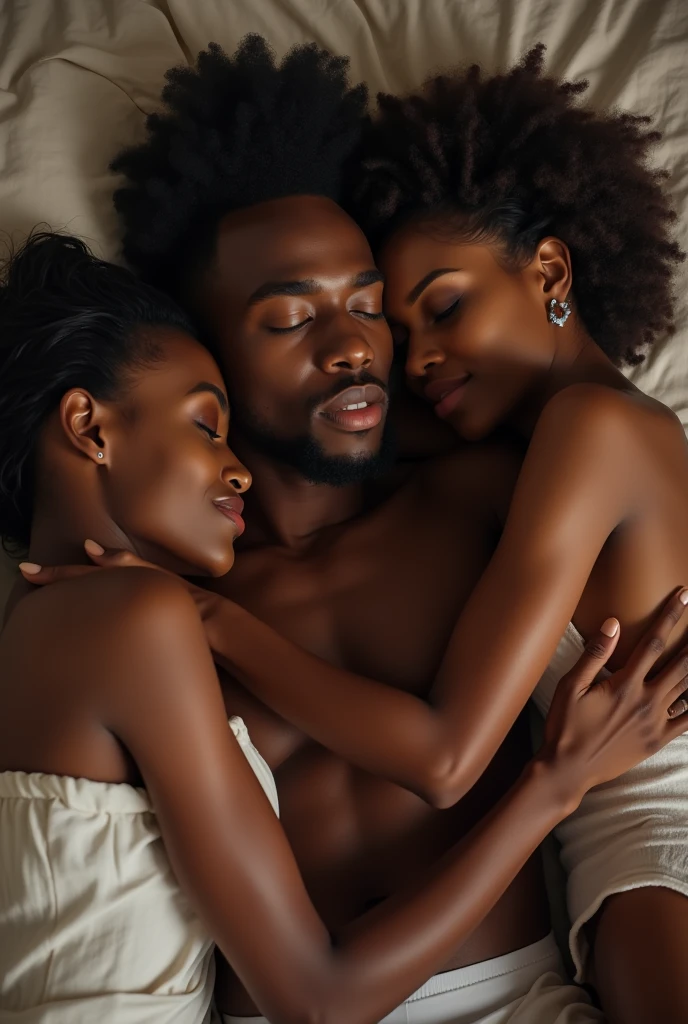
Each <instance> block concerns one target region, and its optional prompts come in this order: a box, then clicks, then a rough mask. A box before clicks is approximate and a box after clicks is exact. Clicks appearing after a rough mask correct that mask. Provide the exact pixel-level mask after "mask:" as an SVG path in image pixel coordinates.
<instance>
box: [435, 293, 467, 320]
mask: <svg viewBox="0 0 688 1024" xmlns="http://www.w3.org/2000/svg"><path fill="white" fill-rule="evenodd" d="M460 302H461V296H460V295H459V297H458V298H457V299H454V301H453V302H452V303H451V305H449V306H446V307H445V308H444V309H443V310H441V311H440V312H439V313H435V314H434V315H433V320H434V321H435V323H436V324H439V323H441V322H442V321H443V320H447V319H448V318H449V317H450V316H451V315H452V313H453V312H454V311H455V310H456V309H457V308H458V305H459V303H460Z"/></svg>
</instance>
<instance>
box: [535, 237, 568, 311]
mask: <svg viewBox="0 0 688 1024" xmlns="http://www.w3.org/2000/svg"><path fill="white" fill-rule="evenodd" d="M531 267H532V269H533V270H534V271H535V273H536V274H537V275H538V277H539V282H540V287H541V288H542V293H543V295H544V297H545V299H546V300H547V302H551V300H552V299H556V300H557V302H563V301H564V300H565V299H566V298H568V296H569V293H570V292H571V289H572V287H573V274H572V272H571V254H570V252H569V248H568V246H567V245H566V243H565V242H562V241H561V239H560V238H554V237H548V238H543V239H542V241H541V242H540V243H539V245H538V247H537V251H536V253H535V256H534V257H533V260H532V263H531Z"/></svg>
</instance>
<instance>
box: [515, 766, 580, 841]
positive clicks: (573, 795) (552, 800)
mask: <svg viewBox="0 0 688 1024" xmlns="http://www.w3.org/2000/svg"><path fill="white" fill-rule="evenodd" d="M524 775H525V777H526V779H527V781H528V783H529V785H531V786H532V787H533V788H534V789H537V790H538V792H539V793H540V794H541V799H542V800H544V801H546V803H547V806H548V807H550V808H551V809H552V813H553V814H554V815H556V816H557V821H556V823H557V824H558V822H559V821H563V819H564V818H567V817H568V816H569V814H573V812H574V811H575V810H576V808H577V807H578V805H579V804H580V802H581V800H582V799H583V796H584V794H585V787H583V786H581V784H580V781H579V779H578V776H577V773H576V772H573V771H571V766H570V765H565V764H564V763H563V762H562V760H561V759H560V758H558V757H556V756H554V757H552V756H550V755H549V754H548V752H546V751H544V750H541V751H539V752H538V753H537V754H536V755H535V756H534V757H533V758H532V760H531V761H530V762H529V763H528V764H527V765H526V768H525V771H524Z"/></svg>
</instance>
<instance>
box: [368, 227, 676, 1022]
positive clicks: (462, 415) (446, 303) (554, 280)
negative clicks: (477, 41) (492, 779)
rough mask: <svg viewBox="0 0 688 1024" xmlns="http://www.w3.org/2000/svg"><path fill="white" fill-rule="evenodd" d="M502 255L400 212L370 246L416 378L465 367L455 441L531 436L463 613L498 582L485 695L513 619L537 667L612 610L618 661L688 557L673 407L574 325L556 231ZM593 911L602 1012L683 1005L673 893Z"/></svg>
mask: <svg viewBox="0 0 688 1024" xmlns="http://www.w3.org/2000/svg"><path fill="white" fill-rule="evenodd" d="M498 256H499V253H498V250H496V249H495V247H494V246H492V247H490V246H488V245H483V246H480V245H452V244H447V242H446V240H445V241H444V242H440V241H437V239H436V238H433V237H432V233H431V232H428V231H423V230H418V229H414V228H413V227H412V226H409V227H407V228H406V229H405V230H404V231H401V232H399V233H397V234H396V235H395V236H394V238H393V239H391V240H390V243H389V244H388V245H387V247H386V249H385V252H384V253H383V254H382V258H381V261H380V262H381V267H382V269H383V270H384V271H385V273H386V274H387V290H386V302H387V309H388V313H389V316H390V319H391V321H392V322H393V323H395V324H396V325H397V326H396V330H397V331H400V332H401V334H402V335H405V336H406V338H407V339H408V342H409V350H408V361H407V367H406V368H407V373H408V376H409V380H410V382H411V385H412V387H413V388H414V390H417V391H421V390H422V389H423V388H424V387H425V385H427V384H428V383H429V382H430V381H432V380H439V379H441V378H457V377H458V376H459V375H461V374H464V373H470V374H472V377H471V379H470V380H469V381H468V383H467V384H466V385H465V387H464V388H463V389H462V394H461V398H460V400H459V402H458V404H457V406H456V408H455V409H454V411H453V412H452V413H450V415H449V416H447V417H446V422H448V423H450V424H451V425H452V426H453V427H454V428H455V429H456V430H457V432H458V433H459V434H460V435H461V436H463V437H465V438H479V437H484V436H486V435H487V434H489V433H490V432H491V431H492V430H493V429H494V427H495V426H497V425H498V424H501V423H504V422H507V423H510V424H511V425H512V426H514V427H515V428H516V429H517V430H518V431H519V432H520V433H522V435H523V436H524V437H526V438H527V439H528V440H529V442H530V445H529V449H528V453H527V456H526V459H525V462H524V465H523V470H522V473H521V475H520V477H519V481H518V485H517V488H516V491H515V494H514V499H513V502H512V506H511V509H510V512H509V517H508V520H507V526H506V529H505V532H504V535H503V538H502V541H501V542H500V545H499V548H498V551H497V553H496V555H495V558H494V559H493V561H492V562H491V564H490V567H489V570H488V571H487V572H486V574H485V576H484V577H483V579H482V581H481V584H480V586H479V587H478V588H477V590H476V592H475V593H474V595H473V597H472V599H471V602H470V604H469V607H468V608H467V609H466V612H465V614H464V616H462V619H461V623H460V627H459V628H461V627H462V626H464V625H465V629H466V632H465V633H464V636H466V635H468V633H469V631H470V630H471V629H476V630H480V628H481V627H480V623H481V622H483V623H486V622H488V621H490V619H491V617H492V616H494V615H495V611H496V605H495V603H494V600H495V598H497V595H498V593H499V590H500V588H501V590H502V601H501V602H500V604H499V608H500V612H499V615H500V619H501V615H502V613H504V618H503V619H502V620H501V621H502V622H503V624H504V629H503V631H500V643H499V644H498V645H496V646H497V647H498V649H497V650H494V649H493V652H492V657H489V658H485V659H483V663H482V667H483V668H484V669H486V670H488V671H489V670H490V669H492V680H493V685H492V688H491V695H492V699H493V700H497V701H499V700H500V695H501V694H503V693H504V690H502V685H503V684H508V680H507V677H506V676H505V675H504V674H503V673H502V672H501V671H500V668H499V662H500V659H502V658H503V652H504V651H505V650H506V648H507V646H508V644H509V642H510V639H511V638H513V636H514V635H515V634H519V633H520V635H526V634H527V635H528V636H530V637H531V638H532V640H533V642H534V644H536V645H537V646H538V648H539V650H538V651H537V652H535V651H534V652H533V663H531V666H530V671H531V672H533V673H534V676H533V678H534V677H535V676H536V675H537V674H538V673H539V667H538V665H536V664H534V662H539V664H542V663H543V661H546V660H547V659H548V658H549V654H550V652H551V651H552V649H553V647H554V645H555V643H556V641H557V639H558V637H559V635H560V634H561V631H562V626H563V625H565V623H566V621H567V620H568V619H569V618H572V619H573V621H574V623H575V624H576V626H577V627H578V629H579V630H580V632H581V633H582V634H583V636H589V635H590V634H591V631H592V630H594V629H595V628H596V625H597V623H598V622H599V621H601V617H603V616H604V615H605V614H609V613H610V610H611V609H613V610H614V614H615V615H617V616H618V618H619V620H620V622H621V624H622V639H621V641H620V643H619V646H618V647H617V649H616V651H615V654H614V659H613V661H612V664H613V665H615V666H618V665H620V664H621V663H622V662H623V660H624V658H625V657H626V656H627V654H628V651H629V650H630V647H631V646H632V645H633V644H634V643H635V642H636V640H637V637H638V636H639V635H640V633H641V632H642V630H643V629H644V628H645V627H646V624H647V622H648V621H649V619H650V617H651V616H652V615H653V614H654V612H655V609H656V608H657V607H658V605H659V604H660V603H661V601H662V600H663V599H664V595H665V594H666V592H667V590H668V589H670V588H672V587H674V586H676V585H678V584H680V583H681V582H682V580H683V579H685V578H686V576H685V573H686V572H688V534H687V533H686V529H685V523H686V514H687V513H688V446H687V445H686V439H685V435H684V431H683V429H682V426H681V424H680V422H679V420H678V419H677V417H675V416H674V415H673V414H672V413H671V412H670V411H669V410H668V409H666V408H665V407H664V406H662V405H660V404H659V403H658V402H656V401H654V400H652V399H650V398H648V397H647V396H645V395H643V394H642V393H641V392H639V391H638V390H637V389H636V388H635V387H633V386H632V385H631V384H630V383H629V382H628V380H627V379H626V378H625V377H624V376H623V375H622V374H621V373H620V371H619V370H618V369H617V368H616V367H615V366H613V365H612V364H611V362H610V361H609V360H608V358H607V357H606V356H605V355H604V353H603V352H602V350H601V349H600V348H599V346H598V345H596V344H595V341H594V340H593V338H592V337H591V336H590V334H589V333H588V332H587V331H586V329H585V326H584V325H583V324H582V322H581V320H580V318H579V317H578V316H577V315H576V310H575V280H574V277H573V274H572V270H571V260H570V256H569V252H568V249H567V247H566V246H565V245H564V244H563V243H562V242H561V241H560V240H559V239H556V238H546V239H544V240H543V241H542V242H541V243H540V246H539V247H538V251H537V253H536V254H535V257H534V258H533V259H532V261H531V262H530V263H529V264H528V265H527V266H526V267H525V268H523V269H522V270H521V271H519V272H518V273H509V272H507V271H506V270H505V269H504V266H503V264H502V263H501V262H500V260H499V259H498V258H496V257H498ZM442 268H460V269H457V270H455V271H452V272H451V273H448V274H443V275H441V276H439V277H437V278H436V279H435V280H434V281H432V282H431V283H429V284H428V286H427V287H426V288H425V289H424V290H423V292H422V293H421V294H420V295H419V296H418V297H417V298H416V301H415V302H413V303H412V304H409V303H408V296H409V293H410V292H411V291H412V290H413V289H416V288H417V286H418V285H419V283H420V282H421V281H422V280H423V279H425V278H427V275H428V274H429V273H431V272H433V271H435V270H437V269H442ZM567 297H569V298H572V300H573V313H572V315H571V316H570V317H569V319H568V321H567V322H566V324H565V325H564V326H563V327H562V328H560V327H558V326H556V325H554V324H551V323H550V322H549V321H548V319H547V316H546V312H547V308H548V303H549V302H550V301H551V299H552V298H555V299H557V300H558V301H559V300H562V299H565V298H567ZM457 298H459V299H460V301H459V303H458V305H457V307H456V308H455V310H454V311H453V312H450V313H449V315H446V312H445V311H446V310H448V309H450V308H451V306H452V304H453V303H454V302H455V300H456V299H457ZM438 314H439V316H440V317H441V319H439V320H438ZM505 580H509V581H511V586H510V588H509V590H508V591H505V590H504V589H503V583H504V581H505ZM555 580H556V581H557V582H556V584H555V583H554V581H555ZM524 587H527V591H528V593H527V597H526V596H525V595H524V594H523V592H522V588H524ZM509 605H510V608H509V610H508V611H507V607H508V606H509ZM488 609H489V611H488ZM684 637H685V627H683V629H682V630H678V629H677V630H676V632H675V634H674V636H673V637H672V643H671V645H670V649H675V647H676V645H677V644H679V643H680V642H681V640H682V639H683V638H684ZM502 645H503V646H502ZM475 683H476V680H475V678H474V679H473V685H475ZM594 925H596V929H597V930H596V937H595V944H594V965H593V966H594V978H595V982H596V985H597V987H598V990H599V993H600V996H601V999H602V1003H603V1006H604V1007H605V1009H606V1011H607V1013H608V1015H609V1017H610V1019H611V1020H613V1021H616V1020H618V1021H623V1022H624V1024H636V1022H638V1024H640V1022H645V1021H648V1020H657V1019H662V1020H663V1021H676V1022H678V1021H684V1020H686V1019H688V975H686V972H685V970H684V968H683V963H682V957H681V956H680V954H679V953H678V950H685V949H686V948H688V904H687V903H686V900H685V898H684V897H683V896H681V895H680V894H678V893H676V892H673V891H669V890H664V889H661V888H654V889H645V890H642V891H640V890H636V891H633V892H629V893H622V894H618V895H616V896H614V897H613V899H610V900H608V901H607V902H606V903H605V904H604V905H603V907H602V910H601V911H600V913H599V914H598V916H597V919H596V922H595V923H594Z"/></svg>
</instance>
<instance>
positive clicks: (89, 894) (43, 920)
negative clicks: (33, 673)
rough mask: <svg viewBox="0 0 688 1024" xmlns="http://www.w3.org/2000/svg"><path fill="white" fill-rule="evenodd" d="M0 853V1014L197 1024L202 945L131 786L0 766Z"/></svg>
mask: <svg viewBox="0 0 688 1024" xmlns="http://www.w3.org/2000/svg"><path fill="white" fill-rule="evenodd" d="M229 724H230V727H231V729H232V731H233V732H234V735H235V736H236V738H237V742H238V743H239V745H240V747H241V749H242V751H243V753H244V754H245V756H246V759H247V760H248V762H249V764H250V766H251V768H252V769H253V771H254V773H255V774H256V777H257V778H258V781H259V782H260V784H261V786H262V787H263V789H264V791H265V794H266V796H267V797H268V799H269V800H270V803H271V804H272V807H273V809H274V811H275V813H278V804H277V792H276V789H275V783H274V779H273V777H272V774H271V772H270V769H269V768H268V766H267V765H266V763H265V761H264V760H263V758H262V757H261V756H260V754H259V753H258V751H257V750H256V749H255V747H254V746H253V744H252V743H251V741H250V739H249V737H248V733H247V731H246V726H245V725H244V723H243V721H242V720H241V719H240V718H232V719H230V722H229ZM256 792H257V793H258V792H259V790H256ZM0 863H1V864H2V870H1V871H0V1024H39V1022H40V1024H87V1022H89V1024H90V1022H101V1021H102V1022H103V1024H106V1022H112V1024H115V1022H116V1024H158V1022H159V1024H209V1022H210V1019H211V999H212V994H213V982H214V978H215V971H214V961H213V944H212V942H211V940H210V937H209V935H208V933H207V931H206V929H205V928H204V926H203V925H202V924H201V922H200V921H199V920H198V918H197V917H196V915H195V913H194V912H193V910H192V908H191V906H190V905H189V903H188V901H187V899H186V897H185V895H184V893H183V892H181V890H180V889H179V886H178V885H177V882H176V879H175V877H174V874H173V872H172V868H171V866H170V863H169V860H168V858H167V854H166V852H165V848H164V846H163V843H162V839H161V838H160V830H159V828H158V824H157V820H156V817H155V814H154V813H153V810H152V807H151V804H150V801H149V799H148V796H147V794H146V792H145V791H144V790H143V789H134V788H133V787H132V786H127V785H114V784H112V783H106V782H91V781H89V780H88V779H72V778H66V777H64V776H59V775H42V774H35V773H34V774H27V773H25V772H0Z"/></svg>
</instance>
